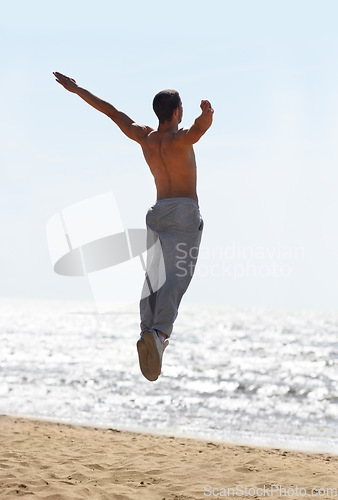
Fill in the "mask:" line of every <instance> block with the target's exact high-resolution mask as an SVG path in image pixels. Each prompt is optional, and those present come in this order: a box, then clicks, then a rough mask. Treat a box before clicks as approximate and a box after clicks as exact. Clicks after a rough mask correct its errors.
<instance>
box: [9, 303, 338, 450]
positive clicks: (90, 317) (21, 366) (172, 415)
mask: <svg viewBox="0 0 338 500" xmlns="http://www.w3.org/2000/svg"><path fill="white" fill-rule="evenodd" d="M139 322H140V321H139V313H138V304H134V305H133V306H128V307H126V308H125V309H124V310H121V307H120V308H119V309H118V308H117V309H116V311H113V312H111V313H106V314H97V313H96V310H95V307H94V304H93V303H92V302H76V301H53V300H37V299H36V300H33V299H5V298H2V299H0V340H1V350H0V411H1V413H5V414H15V415H22V416H31V417H40V418H41V417H42V418H47V419H52V420H59V421H65V422H70V423H79V424H92V425H95V426H101V425H102V426H109V427H114V428H118V429H129V430H136V431H142V432H144V431H145V432H147V431H148V432H158V433H163V434H170V435H184V436H191V437H201V438H206V439H214V440H220V441H231V442H235V443H247V444H255V445H263V446H284V447H288V448H296V449H306V450H314V451H333V452H338V335H337V333H338V311H305V310H302V311H290V310H282V309H271V308H257V307H252V308H248V307H232V306H231V307H230V306H209V305H207V306H202V305H184V304H183V303H182V304H181V307H180V311H179V316H178V318H177V320H176V323H175V328H174V332H173V334H172V336H171V338H170V343H169V346H168V347H167V349H166V351H165V353H164V358H163V369H162V375H161V376H160V377H159V379H158V380H157V381H156V382H149V381H147V380H146V379H144V378H143V376H142V374H141V372H140V369H139V365H138V356H137V350H136V341H137V340H138V338H139V331H140V330H139Z"/></svg>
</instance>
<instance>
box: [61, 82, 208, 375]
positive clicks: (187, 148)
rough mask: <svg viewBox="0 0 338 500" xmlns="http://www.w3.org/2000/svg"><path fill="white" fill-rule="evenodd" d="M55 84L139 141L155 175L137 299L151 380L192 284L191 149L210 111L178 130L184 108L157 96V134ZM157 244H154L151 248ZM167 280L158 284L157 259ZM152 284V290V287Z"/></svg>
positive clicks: (196, 241)
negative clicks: (144, 266) (143, 271)
mask: <svg viewBox="0 0 338 500" xmlns="http://www.w3.org/2000/svg"><path fill="white" fill-rule="evenodd" d="M53 74H54V76H55V77H56V81H57V82H58V83H60V84H61V85H63V87H64V88H65V89H67V90H69V91H70V92H73V93H75V94H77V95H78V96H79V97H81V98H82V99H83V100H84V101H86V102H87V103H88V104H90V105H91V106H93V107H94V108H95V109H97V110H98V111H101V112H102V113H104V114H105V115H107V116H108V117H109V118H111V119H112V120H113V121H114V122H115V123H116V125H118V127H119V128H120V129H121V130H122V132H123V133H124V134H125V135H126V136H127V137H129V138H130V139H132V140H134V141H136V142H138V143H139V144H140V146H141V148H142V150H143V154H144V157H145V160H146V162H147V163H148V165H149V167H150V170H151V173H152V175H153V176H154V180H155V185H156V190H157V201H156V203H155V205H153V206H152V207H151V208H150V209H149V210H148V212H147V216H146V224H147V248H148V258H147V272H146V280H145V282H144V286H143V291H142V298H141V300H140V316H141V335H140V339H139V340H138V342H137V351H138V356H139V363H140V369H141V372H142V374H143V375H144V377H146V378H147V379H148V380H150V381H154V380H157V378H158V377H159V375H160V373H161V368H162V356H163V352H164V349H165V348H166V347H167V345H168V343H169V341H168V338H169V337H170V335H171V333H172V329H173V324H174V321H175V319H176V317H177V314H178V307H179V304H180V302H181V299H182V297H183V294H184V293H185V292H186V290H187V288H188V286H189V283H190V281H191V278H192V275H193V272H194V268H195V265H196V260H197V256H198V249H199V246H200V241H201V236H202V232H203V219H202V217H201V214H200V211H199V205H198V197H197V193H196V162H195V155H194V150H193V144H195V143H196V142H197V141H198V140H199V139H200V138H201V137H202V135H203V134H204V133H205V132H206V131H207V130H208V128H209V127H210V126H211V124H212V119H213V113H214V110H213V109H212V107H211V104H210V102H209V101H201V110H202V113H201V114H200V116H199V117H198V118H196V120H195V122H194V124H193V125H192V126H191V127H190V128H181V129H179V128H178V124H179V123H180V122H181V120H182V115H183V107H182V102H181V99H180V96H179V94H178V92H176V91H175V90H163V91H162V92H159V93H158V94H157V95H156V96H155V97H154V101H153V108H154V111H155V114H156V116H157V117H158V120H159V125H158V128H157V130H154V129H153V128H151V127H147V126H145V125H138V124H136V123H135V122H134V121H133V120H132V119H131V118H129V117H128V116H127V115H126V114H124V113H122V112H121V111H118V110H117V109H116V108H115V107H114V106H112V105H111V104H109V103H108V102H105V101H103V100H102V99H99V98H98V97H96V96H94V95H93V94H91V93H90V92H88V90H85V89H83V88H81V87H79V86H78V85H77V83H76V81H75V80H73V79H72V78H69V77H67V76H65V75H62V74H61V73H58V72H54V73H53ZM156 240H157V241H160V248H161V251H160V252H159V251H156V252H155V253H154V254H152V255H151V254H150V252H149V249H150V247H151V244H150V242H151V243H152V244H153V243H155V242H156ZM155 246H156V245H153V248H154V247H155ZM161 257H162V258H163V260H164V266H165V281H164V284H162V285H161V283H160V286H159V287H157V286H156V283H157V284H158V283H159V275H160V274H161V273H160V260H161ZM154 285H155V286H154Z"/></svg>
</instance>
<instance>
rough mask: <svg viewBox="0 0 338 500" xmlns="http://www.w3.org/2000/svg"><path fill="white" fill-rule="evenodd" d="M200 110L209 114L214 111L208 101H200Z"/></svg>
mask: <svg viewBox="0 0 338 500" xmlns="http://www.w3.org/2000/svg"><path fill="white" fill-rule="evenodd" d="M201 110H202V113H206V114H209V113H210V114H213V112H214V110H213V109H212V107H211V104H210V102H209V101H201Z"/></svg>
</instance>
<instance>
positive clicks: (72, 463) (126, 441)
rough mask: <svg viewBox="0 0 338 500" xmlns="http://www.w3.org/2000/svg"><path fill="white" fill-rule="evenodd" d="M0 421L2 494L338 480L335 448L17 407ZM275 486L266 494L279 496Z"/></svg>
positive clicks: (171, 493) (174, 499) (151, 495)
mask: <svg viewBox="0 0 338 500" xmlns="http://www.w3.org/2000/svg"><path fill="white" fill-rule="evenodd" d="M0 428H1V437H2V457H1V460H0V478H1V479H0V496H1V495H4V496H6V495H8V496H9V497H10V495H13V496H14V495H15V496H17V495H18V494H33V495H36V496H37V497H38V498H50V499H52V498H53V499H58V498H61V499H62V498H65V499H70V500H71V499H76V498H107V499H114V498H116V499H117V498H124V499H129V498H130V499H131V498H139V497H140V495H141V496H142V497H144V498H147V500H148V499H149V500H155V499H156V500H158V499H160V500H161V499H163V498H165V499H166V500H178V499H180V500H183V499H184V500H188V499H191V500H197V499H199V498H206V497H207V496H209V497H210V496H211V497H213V496H214V495H211V493H210V491H209V490H206V489H205V488H206V486H207V485H209V486H210V487H211V486H212V487H213V488H214V489H215V491H220V488H226V487H227V488H234V487H238V485H242V486H246V487H248V488H253V489H255V490H256V491H257V493H258V490H259V488H263V487H265V488H272V486H273V485H275V486H276V485H279V486H280V487H283V488H287V489H290V488H293V489H295V488H296V487H298V488H305V489H306V491H307V495H309V492H310V491H311V489H312V488H317V489H318V488H324V489H327V488H337V487H338V485H337V475H336V471H337V466H338V455H334V454H332V453H316V452H303V451H299V450H298V451H295V450H287V449H285V448H284V447H282V448H279V447H278V448H271V447H265V446H264V447H262V446H251V445H250V446H249V445H239V444H230V443H224V442H219V441H215V440H207V439H205V440H203V439H192V438H187V437H181V436H175V437H174V436H164V435H160V434H154V433H141V432H133V431H127V430H118V429H113V428H111V427H101V426H95V427H93V426H87V425H86V426H84V425H73V424H68V423H63V422H59V421H51V420H45V419H38V418H28V417H21V416H14V415H1V416H0ZM145 490H146V491H145ZM208 491H209V493H208ZM251 491H253V490H251ZM271 491H272V490H271ZM275 493H276V494H275V495H270V496H275V497H278V495H279V493H278V492H277V491H276V492H275ZM223 496H226V495H224V494H223ZM249 496H253V495H249ZM320 497H321V498H330V496H324V495H321V496H320ZM256 498H259V495H258V496H257V495H256ZM331 498H332V496H331Z"/></svg>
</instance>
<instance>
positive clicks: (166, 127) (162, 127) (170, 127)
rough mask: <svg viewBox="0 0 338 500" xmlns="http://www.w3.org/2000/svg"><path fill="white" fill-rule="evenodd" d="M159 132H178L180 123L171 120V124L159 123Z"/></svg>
mask: <svg viewBox="0 0 338 500" xmlns="http://www.w3.org/2000/svg"><path fill="white" fill-rule="evenodd" d="M157 130H158V132H177V131H178V123H177V121H176V120H171V121H170V122H164V123H159V124H158V128H157Z"/></svg>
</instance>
